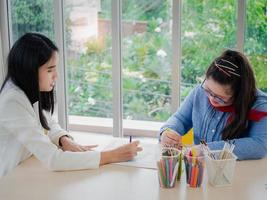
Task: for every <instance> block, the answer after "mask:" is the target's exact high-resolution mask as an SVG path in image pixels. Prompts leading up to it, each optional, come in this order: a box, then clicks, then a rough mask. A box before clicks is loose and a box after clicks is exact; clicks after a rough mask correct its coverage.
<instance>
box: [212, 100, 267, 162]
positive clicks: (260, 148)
mask: <svg viewBox="0 0 267 200" xmlns="http://www.w3.org/2000/svg"><path fill="white" fill-rule="evenodd" d="M266 107H267V104H266V105H265V108H264V110H267V108H266ZM262 108H263V107H262ZM262 108H260V109H259V108H257V109H259V110H263V109H262ZM248 135H249V137H245V138H240V139H234V141H235V149H234V154H235V155H236V156H237V157H238V159H239V160H245V159H260V158H263V157H265V156H266V155H267V117H264V118H263V119H261V120H260V121H258V122H251V126H250V129H249V130H248ZM223 145H224V141H217V142H211V143H208V146H209V147H210V149H212V150H215V149H222V148H223Z"/></svg>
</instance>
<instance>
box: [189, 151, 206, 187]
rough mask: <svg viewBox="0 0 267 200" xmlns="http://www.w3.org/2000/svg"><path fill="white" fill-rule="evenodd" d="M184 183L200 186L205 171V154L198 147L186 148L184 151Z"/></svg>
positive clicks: (190, 185)
mask: <svg viewBox="0 0 267 200" xmlns="http://www.w3.org/2000/svg"><path fill="white" fill-rule="evenodd" d="M184 164H185V171H186V183H187V185H188V186H189V187H192V188H197V187H201V186H202V183H203V177H204V172H205V155H204V152H203V150H202V148H200V147H194V146H193V147H190V148H187V149H186V151H185V153H184Z"/></svg>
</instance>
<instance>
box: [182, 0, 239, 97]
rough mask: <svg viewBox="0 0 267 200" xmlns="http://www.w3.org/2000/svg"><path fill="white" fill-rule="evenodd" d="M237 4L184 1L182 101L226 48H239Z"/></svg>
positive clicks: (232, 1) (195, 0)
mask: <svg viewBox="0 0 267 200" xmlns="http://www.w3.org/2000/svg"><path fill="white" fill-rule="evenodd" d="M236 2H237V1H234V0H228V1H212V0H208V1H199V0H189V1H183V13H182V83H181V94H182V95H181V98H182V100H183V99H184V98H185V97H186V96H187V94H188V93H189V91H190V90H191V89H192V88H193V87H194V86H195V84H196V83H200V82H201V78H202V77H203V76H204V74H205V71H206V69H207V68H208V66H209V65H210V63H211V62H212V60H213V59H214V58H215V57H217V56H218V55H219V54H220V53H221V52H222V51H223V49H225V48H235V47H236V18H237V17H236V16H237V14H236V12H237V9H236V7H237V5H236Z"/></svg>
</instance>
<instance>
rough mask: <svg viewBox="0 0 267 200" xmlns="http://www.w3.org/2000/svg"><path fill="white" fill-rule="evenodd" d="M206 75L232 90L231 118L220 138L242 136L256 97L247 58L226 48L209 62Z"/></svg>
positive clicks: (254, 84)
mask: <svg viewBox="0 0 267 200" xmlns="http://www.w3.org/2000/svg"><path fill="white" fill-rule="evenodd" d="M206 77H207V78H209V77H211V78H212V79H213V80H215V81H216V82H218V83H219V84H221V85H229V86H230V88H231V90H232V91H233V97H232V100H233V107H234V113H233V118H232V120H231V121H230V122H229V123H228V124H227V126H226V127H225V128H224V130H223V131H222V139H223V140H226V139H234V138H240V137H243V135H242V134H244V133H245V130H246V129H247V126H248V119H247V117H248V114H249V111H250V109H251V107H252V105H253V103H254V101H255V99H256V83H255V78H254V73H253V70H252V67H251V65H250V63H249V61H248V59H247V58H246V57H245V55H243V54H242V53H240V52H237V51H233V50H226V51H224V52H223V53H222V54H221V55H220V56H219V57H218V58H216V59H215V60H214V61H213V62H212V63H211V65H210V66H209V68H208V70H207V72H206Z"/></svg>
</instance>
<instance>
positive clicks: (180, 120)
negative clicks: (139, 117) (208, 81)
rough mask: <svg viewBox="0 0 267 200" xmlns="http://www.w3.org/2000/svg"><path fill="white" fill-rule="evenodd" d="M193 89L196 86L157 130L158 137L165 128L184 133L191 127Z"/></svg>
mask: <svg viewBox="0 0 267 200" xmlns="http://www.w3.org/2000/svg"><path fill="white" fill-rule="evenodd" d="M195 91H196V88H195V89H193V90H192V91H191V92H190V94H189V95H188V96H187V97H186V99H185V100H184V102H183V104H182V105H181V106H180V107H179V109H178V110H177V111H176V113H174V114H173V115H172V116H171V117H170V118H169V119H168V120H167V122H166V123H165V124H164V125H163V126H162V127H161V129H160V131H159V138H160V136H161V133H162V132H163V131H164V130H165V129H166V128H170V129H173V130H175V131H176V132H177V133H179V134H180V135H184V134H185V133H187V131H189V130H190V129H191V128H192V111H193V101H194V97H195Z"/></svg>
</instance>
